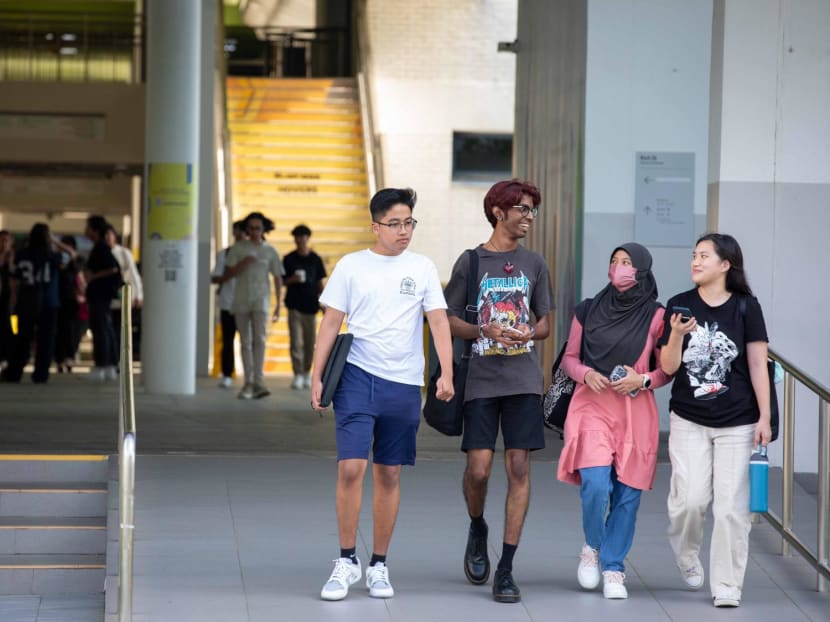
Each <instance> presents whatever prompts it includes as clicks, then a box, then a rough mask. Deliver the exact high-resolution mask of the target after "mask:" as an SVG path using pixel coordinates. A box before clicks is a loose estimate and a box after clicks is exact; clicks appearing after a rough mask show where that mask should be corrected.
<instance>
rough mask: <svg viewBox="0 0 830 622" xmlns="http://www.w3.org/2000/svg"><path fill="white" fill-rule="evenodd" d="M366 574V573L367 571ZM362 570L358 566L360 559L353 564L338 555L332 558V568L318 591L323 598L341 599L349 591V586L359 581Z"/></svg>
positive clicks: (346, 558)
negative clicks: (327, 578)
mask: <svg viewBox="0 0 830 622" xmlns="http://www.w3.org/2000/svg"><path fill="white" fill-rule="evenodd" d="M367 575H368V573H367ZM362 576H363V570H362V569H361V568H360V560H359V559H358V560H357V563H356V564H355V563H354V562H352V560H350V559H349V558H348V557H340V558H338V559H335V560H334V570H332V571H331V576H330V577H329V580H328V581H326V584H325V585H324V586H323V589H322V591H321V592H320V598H322V599H323V600H343V599H344V598H346V595H347V594H348V593H349V586H350V585H352V584H354V583H357V582H358V581H360V577H362Z"/></svg>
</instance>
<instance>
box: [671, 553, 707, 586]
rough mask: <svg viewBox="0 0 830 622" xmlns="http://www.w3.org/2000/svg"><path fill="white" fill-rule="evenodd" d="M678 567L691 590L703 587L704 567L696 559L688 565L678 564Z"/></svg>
mask: <svg viewBox="0 0 830 622" xmlns="http://www.w3.org/2000/svg"><path fill="white" fill-rule="evenodd" d="M677 567H678V568H679V569H680V573H681V574H682V575H683V581H684V582H685V583H686V587H688V588H689V589H690V590H699V589H700V588H702V587H703V565H702V564H701V563H700V560H699V559H697V558H695V559H693V560H692V561H691V562H690V563H689V564H688V565H686V564H681V563H679V562H678V564H677Z"/></svg>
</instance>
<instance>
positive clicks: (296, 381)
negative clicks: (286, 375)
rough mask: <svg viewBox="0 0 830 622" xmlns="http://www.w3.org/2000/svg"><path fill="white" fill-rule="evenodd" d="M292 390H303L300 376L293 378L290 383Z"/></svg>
mask: <svg viewBox="0 0 830 622" xmlns="http://www.w3.org/2000/svg"><path fill="white" fill-rule="evenodd" d="M291 388H292V389H302V388H303V377H302V376H294V380H293V381H292V382H291Z"/></svg>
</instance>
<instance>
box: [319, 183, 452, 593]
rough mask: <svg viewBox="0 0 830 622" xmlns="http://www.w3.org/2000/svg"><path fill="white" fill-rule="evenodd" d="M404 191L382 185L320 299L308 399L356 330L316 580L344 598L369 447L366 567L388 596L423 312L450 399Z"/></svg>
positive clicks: (440, 297) (419, 371)
mask: <svg viewBox="0 0 830 622" xmlns="http://www.w3.org/2000/svg"><path fill="white" fill-rule="evenodd" d="M414 207H415V193H414V192H413V191H412V190H409V189H405V190H400V189H396V188H386V189H384V190H380V191H379V192H378V193H377V194H375V196H374V197H372V201H371V203H370V205H369V211H370V212H371V216H372V225H371V226H372V231H373V232H374V234H375V235H376V236H377V241H376V242H375V245H374V246H373V247H372V248H371V249H367V250H364V251H359V252H357V253H351V254H349V255H346V256H345V257H343V258H342V259H341V260H340V262H339V263H338V264H337V266H336V267H335V269H334V272H333V273H332V275H331V277H330V278H329V281H328V283H327V285H326V288H325V290H323V294H322V295H321V297H320V302H321V303H322V304H323V305H324V306H325V307H326V312H325V315H324V316H323V320H322V322H321V324H320V330H319V333H318V336H317V350H316V352H315V355H314V372H313V375H312V381H311V406H312V408H314V409H315V410H321V407H320V397H321V395H322V389H323V385H322V379H321V378H322V373H323V369H324V368H325V364H326V361H327V360H328V357H329V354H330V352H331V349H332V346H333V345H334V340H335V338H336V337H337V333H338V332H339V331H340V326H341V324H342V323H343V319H344V317H345V316H348V326H349V332H351V333H352V334H353V335H354V341H353V343H352V347H351V350H350V352H349V356H348V358H347V363H346V367H345V369H344V371H343V375H342V377H341V379H340V383H339V385H338V387H337V390H336V392H335V394H334V399H333V400H332V401H333V404H334V416H335V425H336V438H337V459H338V463H337V496H336V499H337V501H336V506H337V526H338V532H339V538H340V556H339V558H338V559H337V560H336V561H335V565H334V571H333V572H332V574H331V577H330V578H329V580H328V581H327V582H326V584H325V585H324V586H323V589H322V591H321V593H320V596H321V598H322V599H323V600H342V599H343V598H345V597H346V595H347V594H348V592H349V586H350V585H352V584H353V583H355V582H357V581H359V580H360V578H361V576H362V570H361V565H360V560H359V559H358V558H357V555H356V552H355V545H356V539H357V524H358V518H359V516H360V503H361V498H362V486H363V476H364V474H365V473H366V467H367V465H368V458H369V448H370V447H372V448H373V465H372V475H373V478H374V503H373V519H374V547H373V553H372V559H371V561H370V563H369V567H368V568H367V569H366V587H367V588H368V589H369V596H372V597H374V598H390V597H392V596H393V595H394V590H393V589H392V584H391V583H390V581H389V571H388V569H387V567H386V552H387V549H388V547H389V542H390V540H391V539H392V530H393V529H394V526H395V519H396V517H397V514H398V505H399V501H400V472H401V465H403V464H414V463H415V435H416V433H417V431H418V424H419V423H420V417H421V386H423V377H424V351H423V350H424V347H423V316H424V313H426V316H427V321H428V322H429V327H430V330H431V331H432V336H433V339H434V341H435V348H436V350H437V352H438V359H439V361H440V363H441V369H442V370H444V372H443V374H442V376H441V378H440V379H439V380H438V383H437V391H436V397H437V398H438V399H443V400H447V401H449V400H451V399H452V397H453V383H452V342H451V338H450V328H449V321H448V319H447V313H446V309H447V305H446V302H445V301H444V294H443V292H442V291H441V283H440V281H439V279H438V271H437V269H436V268H435V264H433V263H432V261H430V260H429V259H428V258H427V257H424V256H422V255H417V254H415V253H412V252H409V251H408V250H407V247H408V246H409V243H410V241H411V240H412V233H413V231H414V230H415V225H416V224H417V221H416V220H415V219H413V218H412V210H413V208H414Z"/></svg>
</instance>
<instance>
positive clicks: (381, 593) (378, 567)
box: [366, 562, 395, 598]
mask: <svg viewBox="0 0 830 622" xmlns="http://www.w3.org/2000/svg"><path fill="white" fill-rule="evenodd" d="M366 587H368V588H369V596H371V597H372V598H392V597H393V596H394V595H395V590H394V589H392V584H391V583H390V582H389V568H387V567H386V564H384V563H383V562H377V563H376V564H375V565H374V566H369V567H368V568H367V569H366Z"/></svg>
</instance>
